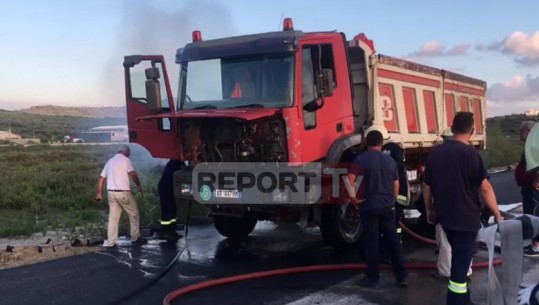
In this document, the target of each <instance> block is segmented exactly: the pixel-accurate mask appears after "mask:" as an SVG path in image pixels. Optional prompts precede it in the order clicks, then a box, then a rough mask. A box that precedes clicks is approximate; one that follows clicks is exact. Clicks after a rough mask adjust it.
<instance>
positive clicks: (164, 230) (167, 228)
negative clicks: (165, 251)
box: [159, 224, 182, 243]
mask: <svg viewBox="0 0 539 305" xmlns="http://www.w3.org/2000/svg"><path fill="white" fill-rule="evenodd" d="M181 237H182V236H181V235H180V234H178V233H177V232H176V224H170V225H162V226H161V230H160V231H159V239H164V240H166V241H167V242H174V243H175V242H177V241H178V239H180V238H181Z"/></svg>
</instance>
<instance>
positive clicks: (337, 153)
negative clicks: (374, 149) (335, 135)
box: [326, 134, 363, 164]
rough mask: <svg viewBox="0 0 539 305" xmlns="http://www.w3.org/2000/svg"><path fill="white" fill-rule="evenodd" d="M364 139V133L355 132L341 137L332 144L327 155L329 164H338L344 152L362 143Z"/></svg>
mask: <svg viewBox="0 0 539 305" xmlns="http://www.w3.org/2000/svg"><path fill="white" fill-rule="evenodd" d="M362 141H363V135H362V134H354V135H350V136H345V137H342V138H339V139H337V140H335V142H333V144H331V146H330V147H329V150H328V153H327V155H326V162H327V163H328V164H336V163H338V162H339V161H340V159H341V156H342V154H343V153H344V152H345V151H346V150H347V149H348V148H350V147H352V146H356V145H359V144H361V142H362Z"/></svg>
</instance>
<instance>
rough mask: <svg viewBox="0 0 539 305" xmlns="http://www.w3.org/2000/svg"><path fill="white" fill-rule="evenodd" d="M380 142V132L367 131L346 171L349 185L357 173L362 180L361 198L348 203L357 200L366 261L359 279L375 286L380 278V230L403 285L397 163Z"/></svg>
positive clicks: (352, 198)
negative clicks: (397, 217)
mask: <svg viewBox="0 0 539 305" xmlns="http://www.w3.org/2000/svg"><path fill="white" fill-rule="evenodd" d="M383 143H384V140H383V136H382V133H380V132H379V131H377V130H373V131H371V132H369V133H368V134H367V138H366V144H367V148H368V151H367V152H365V153H363V154H361V155H359V156H358V157H357V158H356V159H355V160H354V162H353V163H352V166H351V168H350V172H349V174H348V179H349V181H350V184H351V185H355V184H356V179H358V177H359V178H360V179H362V182H361V183H363V184H364V185H363V189H364V191H363V193H364V198H362V199H361V200H359V199H358V198H356V196H351V198H350V201H351V203H354V204H359V203H361V204H360V206H359V212H360V218H361V224H362V227H363V233H362V237H363V242H364V245H365V260H366V262H367V270H366V271H365V276H364V277H363V278H362V280H361V281H360V283H359V285H360V286H363V287H376V286H377V284H378V281H379V280H380V266H379V256H380V253H379V242H380V241H379V238H380V233H382V234H383V235H384V236H385V237H386V238H387V242H388V247H389V251H390V257H391V264H392V266H393V273H394V274H395V278H396V280H397V285H399V286H406V285H407V278H408V271H407V270H406V267H405V266H404V255H403V250H402V245H401V243H400V240H399V237H398V236H397V232H396V231H395V200H396V198H397V196H398V194H399V174H398V169H397V163H396V162H395V160H393V159H392V158H391V157H390V156H388V155H387V154H385V153H383V152H382V146H383Z"/></svg>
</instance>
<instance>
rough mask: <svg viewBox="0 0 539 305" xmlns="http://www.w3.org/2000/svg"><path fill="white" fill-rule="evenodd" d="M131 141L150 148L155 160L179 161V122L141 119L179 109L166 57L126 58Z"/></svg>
mask: <svg viewBox="0 0 539 305" xmlns="http://www.w3.org/2000/svg"><path fill="white" fill-rule="evenodd" d="M123 66H124V73H125V96H126V111H127V123H128V124H127V125H128V126H129V142H130V143H137V144H140V145H142V146H143V147H145V148H146V149H148V151H149V152H150V154H151V155H152V156H153V157H155V158H166V159H178V157H179V156H180V144H179V140H178V136H177V127H176V126H175V125H176V122H173V121H171V120H170V119H169V118H166V117H165V118H153V119H141V118H143V117H146V118H147V117H148V116H155V115H158V114H162V113H167V112H174V111H175V110H176V107H175V104H174V98H173V96H172V91H171V88H170V83H169V78H168V74H167V69H166V66H165V60H164V57H163V56H161V55H158V56H156V55H151V56H146V55H131V56H125V57H124V63H123Z"/></svg>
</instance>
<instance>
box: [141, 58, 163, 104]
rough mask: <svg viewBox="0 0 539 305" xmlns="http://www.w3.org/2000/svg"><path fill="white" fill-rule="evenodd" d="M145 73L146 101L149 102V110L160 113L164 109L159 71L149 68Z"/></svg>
mask: <svg viewBox="0 0 539 305" xmlns="http://www.w3.org/2000/svg"><path fill="white" fill-rule="evenodd" d="M144 72H145V73H146V100H147V102H148V106H147V107H148V110H152V111H156V112H159V111H161V108H162V105H161V88H160V84H159V76H160V75H159V69H158V68H148V69H146V70H144Z"/></svg>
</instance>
